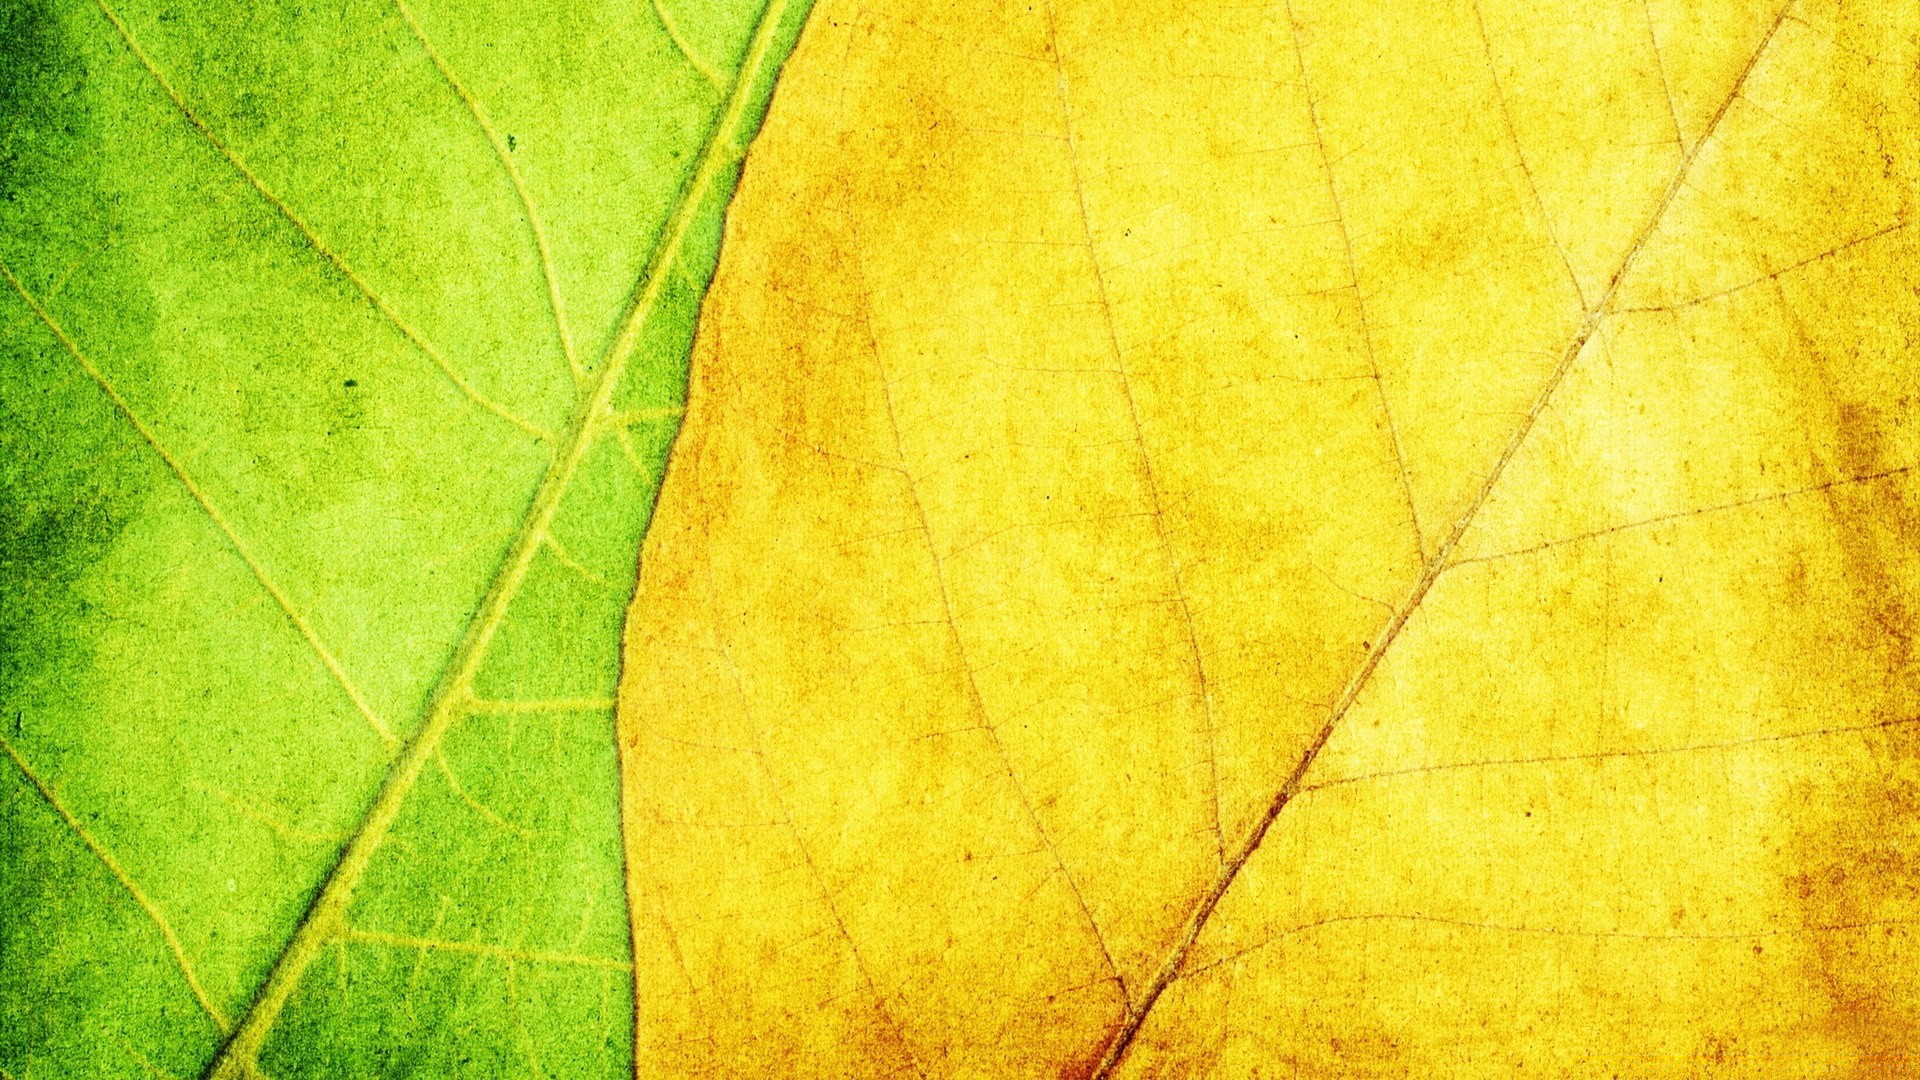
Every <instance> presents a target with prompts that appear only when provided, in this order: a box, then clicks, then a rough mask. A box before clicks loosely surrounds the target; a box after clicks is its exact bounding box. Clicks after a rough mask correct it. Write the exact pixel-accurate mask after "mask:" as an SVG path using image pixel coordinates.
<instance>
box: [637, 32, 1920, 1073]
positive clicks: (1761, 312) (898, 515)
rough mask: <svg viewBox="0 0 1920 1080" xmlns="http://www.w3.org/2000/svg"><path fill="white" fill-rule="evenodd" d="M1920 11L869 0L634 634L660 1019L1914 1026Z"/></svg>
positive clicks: (1681, 1033)
mask: <svg viewBox="0 0 1920 1080" xmlns="http://www.w3.org/2000/svg"><path fill="white" fill-rule="evenodd" d="M1917 55H1920V15H1917V14H1916V10H1915V9H1914V8H1913V7H1912V5H1910V4H1899V3H1885V4H1865V5H1861V4H1847V5H1839V4H1833V3H1823V2H1816V0H1794V2H1791V3H1787V4H1786V5H1785V6H1782V5H1781V4H1780V3H1778V2H1777V0H1768V2H1755V3H1742V2H1736V0H1711V2H1706V0H1703V2H1699V3H1680V2H1672V0H1645V2H1643V0H1619V2H1611V0H1608V2H1596V3H1581V4H1572V5H1568V4H1558V3H1534V2H1530V0H1447V2H1441V3H1421V4H1404V5H1396V4H1384V5H1383V4H1360V3H1345V2H1342V0H1289V2H1287V3H1280V4H1264V5H1252V6H1231V5H1229V6H1218V5H1215V6H1196V5H1190V4H1185V3H1171V2H1146V3H1139V2H1128V3H1124V4H1122V3H1101V2H1092V0H1084V2H1082V0H1075V2H1069V0H1053V2H1051V3H1039V4H1034V5H1025V4H1018V5H946V4H933V3H923V2H914V0H878V2H864V3H858V4H856V3H852V2H847V3H839V2H829V3H826V4H823V6H822V7H821V9H820V10H819V11H817V12H816V13H815V16H814V19H813V22H812V24H811V25H810V29H809V31H808V33H807V35H806V37H805V38H804V40H803V41H802V43H801V45H800V47H799V50H798V51H797V53H796V56H795V59H794V61H793V63H792V64H791V65H790V67H789V69H788V72H787V74H786V75H785V76H784V79H783V83H782V90H781V95H780V98H779V99H778V101H777V102H776V104H775V107H774V109H773V112H772V114H771V116H770V119H769V122H768V125H767V129H766V131H765V133H764V135H763V138H762V141H761V142H760V143H759V144H758V146H757V147H756V151H755V158H754V163H753V166H752V168H751V169H750V170H749V172H748V175H747V179H746V182H745V184H744V186H743V189H742V193H741V196H740V199H739V202H738V204H737V205H736V208H735V211H734V214H733V216H732V218H731V219H730V220H729V223H728V234H729V235H728V241H727V245H726V248H725V255H724V257H723V259H722V263H721V267H720V270H719V273H718V276H717V278H716V284H715V286H714V289H713V292H712V293H711V295H710V296H709V298H708V301H707V306H706V309H705V312H704V314H703V317H702V318H703V322H702V328H701V331H700V336H699V338H698V341H697V342H696V345H695V350H694V366H693V376H692V389H691V391H690V398H689V405H688V408H689V412H688V416H687V420H686V424H685V427H684V430H683V432H682V435H681V437H680V441H679V443H678V445H677V447H676V449H675V451H674V455H673V459H672V463H671V466H670V468H669V470H668V475H667V479H666V482H665V486H664V488H663V492H662V496H661V502H660V505H659V507H658V509H657V512H656V516H655V519H654V524H653V526H652V529H651V531H650V532H649V534H648V537H647V539H646V547H645V552H644V557H643V559H642V572H641V576H640V588H639V592H638V594H637V596H636V598H635V602H634V607H633V609H632V615H631V616H630V618H629V622H628V626H627V638H626V646H625V648H626V657H627V664H626V667H625V669H624V675H623V681H622V686H621V691H620V724H621V732H622V753H623V755H624V758H623V760H624V766H623V768H624V777H625V779H624V786H625V793H626V798H625V836H626V845H627V855H628V872H629V875H630V881H629V889H628V893H629V898H630V899H631V901H632V904H633V932H634V940H635V943H636V944H635V980H636V985H637V986H638V987H639V988H640V991H641V993H640V997H639V1009H638V1026H637V1031H636V1046H637V1055H638V1057H637V1067H638V1069H639V1072H640V1073H641V1074H642V1075H688V1076H744V1075H774V1076H880V1075H919V1076H926V1077H935V1076H994V1077H1013V1076H1042V1077H1056V1076H1063V1077H1088V1076H1092V1077H1101V1078H1105V1077H1121V1076H1128V1077H1148V1076H1165V1077H1173V1076H1183V1077H1184V1076H1209V1075H1211V1076H1222V1077H1227V1076H1233V1077H1239V1076H1254V1075H1301V1076H1371V1075H1445V1076H1463V1075H1488V1076H1510V1075H1540V1076H1564V1075H1631V1076H1698V1075H1750V1076H1763V1075H1765V1076H1771V1075H1783V1074H1790V1075H1796V1076H1816V1075H1819V1076H1847V1075H1861V1076H1866V1075H1873V1076H1881V1075H1915V1074H1916V1073H1915V1070H1916V1069H1917V1068H1920V1062H1916V1061H1915V1060H1914V1058H1913V1057H1912V1056H1911V1055H1912V1054H1913V1049H1912V1048H1913V1047H1914V1046H1915V1045H1916V1039H1917V1038H1920V998H1916V996H1915V988H1916V987H1920V977H1917V976H1920V952H1916V949H1917V948H1920V946H1916V943H1915V940H1914V936H1913V927H1914V922H1915V919H1916V918H1920V872H1917V871H1916V869H1915V868H1916V867H1917V866H1920V826H1916V824H1915V822H1916V818H1915V817H1914V813H1913V811H1914V808H1915V806H1916V798H1917V797H1920V795H1917V793H1920V743H1917V742H1916V738H1920V735H1916V731H1915V728H1916V721H1920V701H1916V690H1920V671H1916V667H1915V662H1916V661H1915V656H1914V655H1913V652H1912V641H1913V635H1914V628H1915V620H1916V608H1915V605H1916V602H1917V601H1916V589H1920V544H1916V540H1917V539H1920V491H1916V488H1915V483H1914V474H1913V470H1914V467H1915V465H1916V464H1917V463H1920V425H1916V423H1915V421H1914V416H1915V415H1916V414H1915V406H1916V402H1917V400H1920V353H1917V352H1916V340H1920V337H1917V335H1920V292H1917V290H1920V259H1916V254H1917V253H1920V252H1917V249H1916V247H1915V242H1914V237H1913V233H1912V231H1911V228H1910V226H1911V224H1912V221H1913V216H1914V213H1915V202H1916V195H1917V194H1920V108H1917V106H1916V102H1920V94H1917V93H1916V88H1917V87H1920V82H1917V81H1916V79H1917V75H1916V72H1920V66H1916V57H1917Z"/></svg>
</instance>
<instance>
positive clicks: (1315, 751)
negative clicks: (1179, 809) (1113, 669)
mask: <svg viewBox="0 0 1920 1080" xmlns="http://www.w3.org/2000/svg"><path fill="white" fill-rule="evenodd" d="M1793 4H1794V0H1787V2H1786V3H1785V4H1783V5H1782V6H1781V8H1780V9H1779V10H1778V11H1777V12H1776V13H1775V15H1774V18H1773V21H1772V22H1771V23H1770V24H1769V25H1768V27H1767V31H1766V33H1765V34H1764V35H1763V36H1762V37H1761V39H1760V43H1759V44H1758V45H1757V46H1756V47H1755V48H1754V50H1753V52H1752V54H1751V55H1750V56H1749V57H1748V58H1747V62H1746V63H1745V64H1744V65H1743V66H1742V67H1741V69H1740V73H1739V75H1738V76H1736V77H1735V79H1734V81H1733V85H1732V86H1731V87H1730V88H1729V89H1728V91H1727V93H1726V95H1725V97H1724V98H1723V99H1722V100H1721V102H1720V104H1719V107H1718V108H1716V109H1715V110H1714V112H1713V115H1712V116H1711V117H1710V118H1709V119H1708V121H1707V124H1706V126H1705V127H1704V128H1703V129H1702V131H1701V133H1700V135H1699V137H1698V138H1697V139H1695V140H1694V143H1693V145H1692V146H1690V147H1687V148H1685V150H1684V151H1683V153H1682V156H1681V160H1680V164H1679V166H1678V167H1677V168H1676V169H1675V170H1674V174H1673V176H1672V178H1671V179H1670V180H1669V181H1668V182H1667V186H1666V189H1665V191H1663V192H1662V194H1661V198H1660V201H1659V202H1658V203H1657V204H1656V205H1655V207H1654V209H1653V211H1652V212H1651V213H1650V214H1649V215H1648V216H1647V219H1646V221H1645V222H1644V223H1643V224H1642V225H1641V227H1640V229H1639V231H1638V232H1637V233H1636V234H1635V235H1634V237H1633V240H1632V241H1631V242H1630V243H1629V244H1628V246H1627V249H1626V252H1625V254H1624V255H1622V256H1621V259H1620V264H1619V266H1618V267H1616V268H1615V270H1614V272H1613V275H1612V277H1611V278H1609V279H1608V282H1607V288H1606V291H1605V292H1603V293H1602V294H1601V296H1600V298H1599V299H1598V300H1596V301H1594V302H1593V303H1592V304H1591V305H1588V306H1587V308H1586V311H1585V312H1584V313H1583V315H1582V317H1581V320H1580V325H1579V327H1578V329H1577V330H1576V331H1575V333H1574V336H1573V338H1572V340H1571V341H1569V342H1568V344H1567V347H1566V349H1565V350H1564V351H1563V352H1562V353H1561V356H1560V359H1559V361H1558V363H1556V364H1555V366H1554V369H1553V371H1552V372H1551V373H1550V374H1549V375H1548V377H1547V379H1546V381H1545V382H1544V383H1543V384H1542V386H1541V388H1540V390H1539V392H1538V393H1537V394H1536V395H1535V397H1534V401H1533V404H1532V406H1531V407H1530V408H1528V410H1527V412H1526V415H1525V416H1524V417H1523V418H1522V419H1521V421H1520V423H1519V425H1518V426H1517V427H1516V428H1515V429H1514V432H1513V434H1512V436H1510V437H1509V438H1508V440H1507V444H1506V446H1505V448H1504V449H1503V450H1502V451H1501V454H1500V456H1499V458H1498V459H1497V460H1496V461H1495V462H1494V465H1493V468H1492V469H1491V470H1490V471H1489V472H1488V474H1487V477H1486V479H1485V480H1484V481H1482V483H1481V485H1480V488H1479V490H1478V491H1477V492H1476V493H1475V495H1474V497H1473V499H1472V500H1471V501H1470V502H1469V503H1468V505H1467V509H1466V510H1465V512H1464V513H1462V514H1461V515H1460V517H1458V518H1457V519H1455V521H1454V523H1453V525H1452V527H1451V528H1450V529H1449V530H1448V533H1447V537H1446V539H1445V540H1444V541H1442V542H1441V544H1440V546H1439V547H1438V548H1437V549H1435V551H1434V554H1433V555H1432V556H1431V557H1430V558H1429V559H1428V560H1427V562H1426V564H1425V566H1423V567H1422V568H1421V572H1420V576H1419V578H1418V579H1416V580H1415V582H1414V584H1413V586H1412V588H1411V589H1409V590H1408V593H1407V597H1406V599H1405V600H1403V601H1402V602H1401V603H1400V605H1399V606H1398V607H1397V608H1396V609H1395V610H1394V612H1393V614H1392V615H1391V616H1389V617H1388V619H1387V622H1386V624H1385V626H1384V627H1383V628H1382V629H1381V631H1380V632H1379V634H1378V635H1377V636H1376V637H1375V638H1374V639H1373V640H1374V641H1375V642H1376V643H1377V644H1376V645H1375V647H1374V648H1372V649H1370V650H1368V652H1367V655H1366V658H1365V659H1364V660H1362V661H1361V663H1360V666H1359V667H1358V668H1357V669H1355V671H1354V673H1353V675H1352V676H1351V677H1350V678H1349V679H1348V681H1347V684H1346V686H1345V687H1344V688H1343V689H1342V690H1341V692H1340V695H1339V696H1338V697H1337V698H1335V700H1334V704H1333V707H1332V708H1331V710H1330V711H1329V713H1328V718H1327V721H1326V723H1325V724H1323V725H1322V726H1321V728H1320V731H1319V732H1318V733H1317V734H1316V735H1315V737H1314V739H1313V741H1312V742H1311V743H1310V744H1308V746H1307V748H1306V750H1304V751H1303V752H1302V753H1301V755H1300V757H1299V759H1298V761H1297V762H1296V763H1295V765H1294V767H1293V770H1292V771H1291V772H1290V773H1289V774H1288V776H1287V779H1286V781H1285V782H1284V783H1282V784H1281V786H1280V788H1279V790H1278V791H1276V792H1275V793H1274V795H1273V797H1272V799H1271V800H1270V801H1269V803H1268V806H1267V809H1266V812H1265V813H1264V814H1262V815H1261V817H1260V819H1259V820H1258V821H1256V822H1255V823H1254V824H1253V826H1252V827H1251V828H1250V829H1249V830H1248V831H1247V835H1246V838H1245V839H1244V840H1243V841H1242V843H1241V845H1240V847H1239V849H1238V850H1237V852H1236V854H1235V855H1234V857H1233V858H1232V860H1230V861H1229V862H1228V863H1227V865H1226V866H1224V867H1223V868H1222V869H1221V872H1220V874H1219V875H1218V876H1217V877H1216V878H1215V881H1214V884H1213V885H1212V886H1211V887H1210V888H1209V889H1208V891H1207V892H1206V893H1205V894H1203V895H1202V896H1201V897H1200V898H1199V901H1198V902H1197V903H1196V904H1195V906H1194V909H1193V912H1192V913H1191V914H1190V915H1189V916H1188V919H1187V923H1186V926H1185V928H1184V930H1183V932H1182V934H1181V937H1180V939H1179V941H1178V943H1177V944H1176V945H1175V946H1174V947H1173V949H1172V950H1171V951H1170V952H1169V953H1168V955H1167V958H1166V960H1165V961H1164V962H1163V964H1162V965H1161V967H1160V970H1159V971H1158V973H1156V975H1155V976H1154V979H1153V982H1152V983H1151V984H1149V986H1148V987H1147V989H1146V991H1145V992H1144V993H1143V994H1142V995H1141V998H1140V1003H1139V1004H1138V1005H1137V1006H1135V1007H1134V1008H1133V1009H1131V1010H1130V1011H1129V1013H1128V1015H1127V1016H1125V1017H1124V1018H1123V1020H1122V1021H1121V1024H1120V1025H1119V1026H1118V1027H1117V1028H1115V1029H1114V1031H1113V1033H1112V1034H1111V1035H1110V1036H1109V1037H1108V1040H1107V1044H1106V1046H1105V1048H1104V1050H1103V1052H1102V1054H1101V1057H1100V1063H1099V1065H1098V1066H1097V1067H1096V1068H1095V1069H1094V1071H1093V1073H1092V1074H1091V1076H1090V1077H1089V1080H1110V1078H1111V1077H1112V1076H1113V1074H1114V1073H1115V1071H1116V1070H1117V1069H1118V1068H1119V1067H1120V1064H1121V1062H1122V1061H1123V1060H1124V1059H1125V1057H1126V1054H1127V1051H1128V1050H1129V1049H1130V1048H1131V1046H1132V1045H1133V1041H1134V1038H1135V1036H1137V1035H1138V1034H1139V1032H1140V1028H1141V1027H1142V1026H1143V1025H1144V1024H1145V1022H1146V1019H1147V1016H1148V1015H1149V1014H1150V1013H1151V1012H1152V1011H1153V1007H1154V1005H1155V1003H1157V1002H1158V1001H1159V999H1160V996H1161V994H1163V993H1164V992H1165V991H1166V989H1167V987H1168V986H1170V985H1172V983H1173V981H1174V980H1175V979H1177V978H1179V977H1180V974H1181V970H1182V968H1183V967H1184V966H1185V964H1186V960H1187V957H1188V956H1189V955H1190V954H1191V953H1192V951H1193V948H1194V946H1195V945H1196V944H1197V943H1198V942H1199V939H1200V933H1201V931H1202V930H1203V929H1205V927H1206V924H1207V922H1208V920H1209V919H1210V918H1211V917H1212V915H1213V912H1214V911H1215V910H1216V909H1217V908H1218V906H1219V904H1220V901H1221V899H1222V898H1223V897H1224V896H1225V895H1226V893H1227V890H1229V889H1230V888H1232V887H1233V883H1234V881H1235V880H1236V879H1237V878H1238V876H1239V873H1240V871H1241V869H1243V868H1244V867H1245V866H1246V864H1247V862H1248V861H1249V860H1250V859H1252V857H1253V855H1254V854H1255V852H1257V851H1258V850H1259V849H1260V845H1261V843H1262V841H1264V840H1265V839H1266V836H1267V833H1268V831H1269V830H1270V829H1271V828H1272V827H1273V823H1274V821H1275V820H1277V819H1278V818H1279V816H1280V812H1281V811H1282V810H1284V809H1285V808H1286V806H1287V804H1288V803H1289V802H1291V801H1292V799H1293V797H1294V796H1295V795H1297V794H1299V792H1300V789H1301V786H1302V783H1303V781H1304V780H1305V778H1306V774H1307V772H1308V770H1310V769H1311V768H1312V767H1313V763H1314V761H1315V760H1316V759H1317V758H1318V757H1319V756H1320V752H1321V751H1322V750H1323V749H1325V747H1326V745H1327V741H1328V740H1329V739H1330V738H1332V736H1333V733H1334V730H1335V729H1336V728H1337V727H1338V726H1339V724H1340V721H1341V720H1342V719H1343V718H1344V717H1345V716H1346V714H1347V712H1348V711H1349V710H1351V709H1352V707H1353V705H1354V703H1355V701H1357V700H1358V699H1359V696H1360V693H1361V692H1362V691H1363V690H1364V689H1366V687H1367V685H1368V683H1369V682H1371V681H1372V678H1373V674H1374V672H1376V671H1378V670H1379V668H1380V663H1381V660H1382V659H1383V658H1384V657H1385V656H1386V653H1387V651H1388V650H1389V649H1390V648H1392V646H1393V643H1394V642H1395V641H1396V640H1398V638H1399V636H1400V632H1401V631H1402V630H1404V629H1405V628H1406V626H1407V623H1408V621H1409V620H1410V619H1411V618H1412V617H1413V614H1414V612H1415V611H1417V610H1418V609H1419V607H1420V605H1421V603H1422V602H1423V601H1424V600H1425V599H1426V597H1427V594H1428V592H1429V591H1431V589H1432V588H1433V585H1434V583H1435V582H1437V581H1438V580H1439V578H1440V576H1441V575H1442V574H1444V573H1445V572H1446V571H1447V570H1448V569H1449V568H1451V566H1452V565H1453V563H1452V559H1453V553H1454V551H1455V549H1456V548H1457V547H1458V546H1459V543H1460V540H1461V538H1462V537H1464V536H1465V535H1466V532H1467V530H1468V529H1469V528H1470V527H1471V526H1472V524H1473V521H1474V519H1475V518H1476V517H1477V516H1478V514H1479V512H1480V509H1481V508H1482V507H1483V506H1485V505H1486V502H1487V500H1488V498H1489V497H1490V496H1491V495H1492V494H1493V490H1494V488H1495V487H1496V486H1497V485H1498V484H1499V482H1500V478H1501V476H1502V475H1503V474H1504V473H1505V472H1506V468H1507V466H1508V465H1509V464H1510V463H1511V462H1512V461H1513V458H1514V456H1515V455H1516V454H1518V453H1519V451H1520V448H1521V446H1522V445H1523V444H1524V443H1525V442H1526V440H1527V437H1528V435H1530V434H1531V433H1532V431H1533V428H1534V426H1535V424H1536V422H1537V421H1538V420H1539V418H1540V414H1541V413H1542V412H1544V411H1545V410H1546V408H1547V405H1548V404H1549V403H1550V402H1551V401H1552V399H1553V396H1554V394H1555V392H1556V391H1558V390H1559V388H1560V386H1561V384H1562V383H1563V382H1564V381H1565V379H1566V376H1567V373H1568V372H1569V371H1570V370H1571V369H1572V367H1573V365H1574V362H1575V361H1576V360H1577V359H1578V358H1579V356H1580V353H1581V352H1582V351H1583V350H1584V349H1585V348H1586V345H1587V342H1588V341H1589V340H1591V338H1592V337H1593V335H1594V334H1595V333H1596V332H1597V331H1598V330H1599V328H1600V325H1601V323H1603V322H1604V321H1605V320H1606V317H1607V316H1608V315H1609V314H1611V313H1612V307H1613V300H1614V297H1615V296H1616V295H1617V294H1618V292H1619V289H1620V285H1621V283H1622V282H1624V281H1625V280H1626V278H1627V276H1628V275H1629V273H1630V272H1631V271H1632V269H1633V265H1634V262H1635V261H1636V260H1637V259H1638V257H1639V255H1640V253H1641V251H1642V250H1643V249H1644V248H1645V247H1646V244H1647V241H1648V240H1649V239H1650V238H1651V237H1652V236H1653V234H1654V233H1655V232H1656V231H1657V230H1658V229H1659V227H1660V225H1661V223H1662V221H1664V219H1665V218H1666V215H1667V212H1668V210H1670V209H1671V208H1672V206H1673V203H1674V200H1675V198H1676V197H1677V196H1678V195H1679V193H1680V189H1681V188H1682V187H1683V186H1684V185H1685V183H1686V180H1687V177H1688V175H1689V174H1690V173H1691V171H1692V169H1693V165H1694V163H1695V161H1696V160H1698V158H1699V156H1700V153H1701V151H1702V150H1704V149H1705V147H1706V145H1707V144H1708V143H1709V142H1711V141H1712V139H1713V137H1714V133H1715V132H1716V131H1718V130H1719V127H1720V124H1721V122H1722V121H1723V120H1725V119H1726V116H1727V114H1728V113H1729V112H1730V111H1731V110H1732V108H1733V103H1734V102H1735V101H1737V100H1738V99H1739V97H1740V93H1741V90H1742V89H1743V88H1744V87H1745V86H1746V83H1747V80H1748V78H1749V77H1750V76H1751V75H1752V74H1753V71H1754V69H1755V68H1756V67H1758V66H1759V63H1760V59H1761V57H1762V56H1763V55H1765V53H1766V51H1767V48H1768V47H1769V46H1770V45H1772V43H1773V40H1774V38H1775V36H1776V35H1778V33H1779V31H1780V27H1781V26H1782V25H1783V24H1785V22H1786V20H1787V16H1788V14H1789V13H1790V12H1791V11H1792V9H1793Z"/></svg>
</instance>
